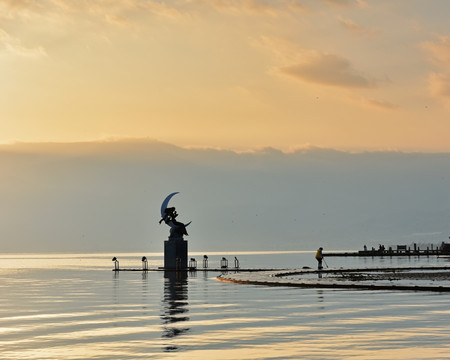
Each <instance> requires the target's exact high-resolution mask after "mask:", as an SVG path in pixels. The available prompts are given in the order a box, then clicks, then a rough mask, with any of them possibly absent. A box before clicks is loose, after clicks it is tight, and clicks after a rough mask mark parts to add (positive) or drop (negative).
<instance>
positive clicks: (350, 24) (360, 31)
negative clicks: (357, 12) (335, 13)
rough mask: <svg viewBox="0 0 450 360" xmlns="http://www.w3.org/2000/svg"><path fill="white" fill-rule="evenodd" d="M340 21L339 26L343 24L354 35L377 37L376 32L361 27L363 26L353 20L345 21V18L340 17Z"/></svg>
mask: <svg viewBox="0 0 450 360" xmlns="http://www.w3.org/2000/svg"><path fill="white" fill-rule="evenodd" d="M338 21H339V24H341V25H342V26H343V27H344V28H345V29H347V30H348V31H350V32H351V33H353V34H356V35H363V36H369V37H373V36H375V31H373V30H371V29H367V28H365V27H364V26H361V25H359V24H357V23H355V22H354V21H352V20H351V19H345V18H343V17H341V16H339V17H338Z"/></svg>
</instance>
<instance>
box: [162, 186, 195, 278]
mask: <svg viewBox="0 0 450 360" xmlns="http://www.w3.org/2000/svg"><path fill="white" fill-rule="evenodd" d="M176 194H178V192H174V193H172V194H169V195H168V196H167V197H166V198H165V199H164V201H163V203H162V205H161V220H159V223H160V224H161V223H162V222H163V221H164V222H165V223H166V224H167V225H169V226H170V234H169V239H168V240H166V241H164V269H166V270H176V271H178V270H185V269H187V267H188V263H187V258H188V244H187V241H186V240H184V239H183V236H184V235H188V233H187V231H186V227H187V226H188V225H189V224H190V223H191V222H188V223H187V224H183V223H182V222H179V221H177V217H178V213H177V211H176V210H175V207H169V206H168V205H169V201H170V199H171V198H172V197H173V196H174V195H176Z"/></svg>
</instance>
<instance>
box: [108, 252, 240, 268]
mask: <svg viewBox="0 0 450 360" xmlns="http://www.w3.org/2000/svg"><path fill="white" fill-rule="evenodd" d="M112 261H114V270H115V271H118V270H119V260H118V259H117V257H115V256H114V257H113V258H112ZM176 263H177V269H179V268H180V267H181V265H180V264H181V259H178V258H177V261H176ZM239 267H240V265H239V260H238V258H237V257H236V256H235V257H234V268H235V269H239ZM196 268H197V260H195V258H191V259H190V260H189V269H196ZM203 268H204V269H207V268H208V256H207V255H203ZM220 268H221V269H228V259H227V258H225V257H222V259H221V260H220ZM142 270H148V261H147V258H146V257H145V256H143V257H142Z"/></svg>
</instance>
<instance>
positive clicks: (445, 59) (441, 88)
mask: <svg viewBox="0 0 450 360" xmlns="http://www.w3.org/2000/svg"><path fill="white" fill-rule="evenodd" d="M421 45H422V49H423V50H424V51H425V52H426V54H427V55H428V60H429V61H430V63H431V64H433V65H434V66H435V67H436V68H437V69H438V71H434V72H431V73H430V75H429V77H428V84H429V90H430V93H431V95H432V96H434V97H437V98H441V99H444V100H445V101H446V102H449V101H450V37H449V36H439V37H438V40H437V41H427V42H424V43H422V44H421Z"/></svg>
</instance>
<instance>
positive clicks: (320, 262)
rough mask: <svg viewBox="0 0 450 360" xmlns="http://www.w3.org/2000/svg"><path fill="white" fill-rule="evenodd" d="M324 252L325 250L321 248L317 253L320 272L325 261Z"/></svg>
mask: <svg viewBox="0 0 450 360" xmlns="http://www.w3.org/2000/svg"><path fill="white" fill-rule="evenodd" d="M322 250H323V248H321V247H320V248H319V249H318V250H317V252H316V260H317V263H318V269H319V270H322V269H323V266H322V260H323V254H322Z"/></svg>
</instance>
